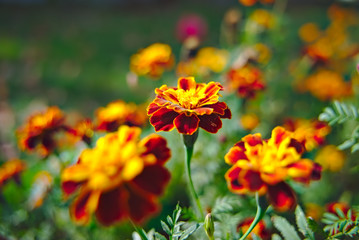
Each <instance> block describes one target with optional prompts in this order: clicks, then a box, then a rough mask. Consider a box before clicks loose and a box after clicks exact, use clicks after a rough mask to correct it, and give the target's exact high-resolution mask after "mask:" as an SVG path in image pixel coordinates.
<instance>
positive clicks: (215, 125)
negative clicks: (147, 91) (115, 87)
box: [147, 77, 232, 135]
mask: <svg viewBox="0 0 359 240" xmlns="http://www.w3.org/2000/svg"><path fill="white" fill-rule="evenodd" d="M222 90H223V87H222V85H221V84H219V83H215V82H210V83H208V84H204V83H196V81H195V80H194V78H193V77H187V78H179V79H178V84H177V87H167V85H163V86H161V87H160V88H156V90H155V92H156V94H157V95H156V98H155V99H154V100H153V101H152V103H151V104H150V105H149V106H148V107H147V114H148V115H149V116H150V123H151V124H152V126H154V128H155V130H156V131H157V132H158V131H171V130H173V129H174V128H177V130H178V132H179V133H181V134H186V135H192V134H193V133H195V132H196V131H197V130H198V128H202V129H204V130H206V131H207V132H210V133H217V132H218V130H219V129H220V128H221V127H222V120H221V118H229V119H230V118H231V117H232V113H231V110H230V109H229V108H228V106H227V104H226V103H225V102H219V99H218V98H219V97H220V94H219V93H218V92H219V91H222Z"/></svg>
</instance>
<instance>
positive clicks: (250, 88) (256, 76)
mask: <svg viewBox="0 0 359 240" xmlns="http://www.w3.org/2000/svg"><path fill="white" fill-rule="evenodd" d="M227 80H228V82H229V88H230V89H234V90H236V91H237V93H238V95H239V96H240V97H242V98H254V97H255V95H256V93H257V92H258V91H261V90H263V89H264V88H265V87H266V86H265V83H264V82H263V79H262V73H261V71H260V70H259V69H258V68H256V67H253V66H251V65H245V66H244V67H241V68H239V69H231V70H230V71H229V72H228V73H227Z"/></svg>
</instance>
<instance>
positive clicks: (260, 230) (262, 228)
mask: <svg viewBox="0 0 359 240" xmlns="http://www.w3.org/2000/svg"><path fill="white" fill-rule="evenodd" d="M253 220H254V218H253V217H248V218H245V219H244V220H243V221H242V222H241V223H239V224H238V226H237V231H238V232H239V231H241V232H242V233H245V232H247V230H248V229H249V226H250V225H251V224H252V222H253ZM252 234H255V235H256V236H258V237H260V238H261V239H263V240H269V239H270V232H269V230H268V229H267V228H266V225H265V223H264V221H263V220H260V221H259V222H258V224H257V225H256V226H255V227H254V229H253V230H252V232H251V235H252ZM251 235H249V236H248V238H246V239H253V238H252V236H251Z"/></svg>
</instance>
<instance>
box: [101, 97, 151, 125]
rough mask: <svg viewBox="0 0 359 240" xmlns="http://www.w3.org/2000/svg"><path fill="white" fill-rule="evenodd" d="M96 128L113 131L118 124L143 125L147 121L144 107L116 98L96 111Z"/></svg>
mask: <svg viewBox="0 0 359 240" xmlns="http://www.w3.org/2000/svg"><path fill="white" fill-rule="evenodd" d="M95 121H96V129H97V130H102V131H107V132H113V131H116V130H117V129H118V127H119V126H120V125H128V126H137V127H140V126H143V125H144V124H145V123H146V121H147V116H146V111H145V108H143V109H142V107H141V106H137V105H136V104H134V103H125V102H124V101H121V100H117V101H113V102H111V103H109V104H108V105H107V106H106V107H100V108H99V109H97V111H96V120H95Z"/></svg>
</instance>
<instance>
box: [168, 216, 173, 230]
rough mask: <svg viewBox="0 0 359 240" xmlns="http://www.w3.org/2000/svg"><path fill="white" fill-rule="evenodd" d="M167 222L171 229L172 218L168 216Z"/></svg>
mask: <svg viewBox="0 0 359 240" xmlns="http://www.w3.org/2000/svg"><path fill="white" fill-rule="evenodd" d="M167 222H168V225H170V227H171V228H172V227H173V221H172V218H171V217H170V216H167Z"/></svg>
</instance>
